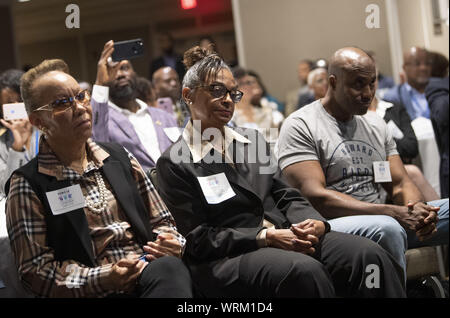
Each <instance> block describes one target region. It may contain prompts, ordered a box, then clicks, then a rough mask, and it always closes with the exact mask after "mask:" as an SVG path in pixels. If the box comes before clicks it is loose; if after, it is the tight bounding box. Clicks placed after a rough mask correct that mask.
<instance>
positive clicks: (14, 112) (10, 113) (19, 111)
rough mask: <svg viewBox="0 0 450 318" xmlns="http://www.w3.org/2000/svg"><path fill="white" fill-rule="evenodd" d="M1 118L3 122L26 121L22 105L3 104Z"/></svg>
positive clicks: (26, 117)
mask: <svg viewBox="0 0 450 318" xmlns="http://www.w3.org/2000/svg"><path fill="white" fill-rule="evenodd" d="M3 118H4V119H5V120H14V119H28V114H27V111H26V109H25V104H24V103H13V104H3Z"/></svg>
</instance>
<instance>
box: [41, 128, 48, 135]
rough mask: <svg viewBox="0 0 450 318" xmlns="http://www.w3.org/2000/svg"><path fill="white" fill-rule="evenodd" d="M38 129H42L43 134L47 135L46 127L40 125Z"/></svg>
mask: <svg viewBox="0 0 450 318" xmlns="http://www.w3.org/2000/svg"><path fill="white" fill-rule="evenodd" d="M39 129H40V130H41V131H42V134H43V135H44V136H47V134H48V129H47V128H45V127H44V126H41V127H40V128H39Z"/></svg>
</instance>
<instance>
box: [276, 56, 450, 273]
mask: <svg viewBox="0 0 450 318" xmlns="http://www.w3.org/2000/svg"><path fill="white" fill-rule="evenodd" d="M375 80H376V72H375V62H374V60H373V59H372V58H371V57H369V56H368V55H367V54H366V53H365V52H364V51H362V50H360V49H358V48H343V49H340V50H338V51H337V52H335V53H334V55H333V56H332V58H331V62H330V67H329V76H328V90H327V93H326V96H325V97H324V98H322V99H319V100H317V101H315V102H313V103H311V104H309V105H307V106H305V107H303V108H302V109H300V110H298V111H296V112H295V113H293V114H292V115H291V116H289V117H288V118H287V119H286V120H285V122H284V124H283V126H282V128H281V132H280V138H279V146H278V149H279V153H278V158H279V165H280V168H281V169H282V171H283V174H284V175H285V176H286V177H287V179H288V181H289V183H290V184H291V185H292V186H294V187H296V188H297V189H299V190H300V191H301V193H302V194H303V195H304V196H306V197H307V198H308V200H309V201H310V202H311V204H312V205H313V206H314V208H316V210H318V211H319V212H320V213H321V214H322V215H323V216H324V217H325V218H326V219H328V222H329V223H330V225H331V229H332V230H335V231H340V232H346V233H350V234H355V235H361V236H364V237H368V238H370V239H372V240H373V241H375V242H377V243H378V244H380V245H381V246H383V248H385V249H386V250H387V251H388V252H389V253H390V254H391V255H393V256H394V257H395V259H396V260H397V262H398V264H400V265H401V266H402V267H403V268H404V269H406V260H405V250H406V249H407V246H408V245H407V243H408V244H409V247H415V246H419V245H431V244H448V199H446V200H439V201H433V202H431V203H429V204H427V203H424V202H423V201H424V200H423V197H422V194H421V193H420V191H419V190H418V189H417V187H416V186H415V185H414V184H413V183H412V182H411V180H410V179H409V177H408V175H407V174H406V172H405V169H404V167H403V164H402V161H401V159H400V157H399V155H398V152H397V150H396V145H395V142H394V139H393V137H392V135H391V134H390V132H389V130H388V129H387V126H386V123H385V122H384V120H383V119H382V118H380V117H378V116H377V115H376V114H375V113H374V112H368V113H367V110H368V108H369V106H370V104H371V102H372V99H373V97H374V94H375ZM366 113H367V114H366ZM381 187H383V188H384V189H385V190H386V192H387V193H388V195H389V197H390V198H391V200H392V201H393V203H394V204H384V203H385V201H384V200H383V199H382V195H381V191H380V190H381ZM438 213H439V218H438ZM438 220H439V221H438Z"/></svg>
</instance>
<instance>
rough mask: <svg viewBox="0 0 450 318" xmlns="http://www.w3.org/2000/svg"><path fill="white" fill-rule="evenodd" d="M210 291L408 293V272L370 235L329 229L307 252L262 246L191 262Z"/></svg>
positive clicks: (266, 294) (286, 294) (247, 294)
mask: <svg viewBox="0 0 450 318" xmlns="http://www.w3.org/2000/svg"><path fill="white" fill-rule="evenodd" d="M190 269H191V274H192V278H193V281H194V285H195V286H196V289H198V290H199V291H200V293H201V294H202V295H203V296H205V297H302V298H307V297H335V296H341V297H405V296H406V294H405V286H404V283H403V281H404V273H403V270H402V268H401V267H400V266H398V265H397V264H396V262H395V260H394V258H393V257H392V256H391V255H389V254H388V253H387V252H385V251H384V249H383V248H381V247H380V246H379V245H378V244H376V243H374V242H372V241H371V240H369V239H366V238H363V237H359V236H355V235H350V234H345V233H338V232H329V233H327V234H326V235H325V236H324V237H323V238H322V239H321V241H320V242H319V243H318V244H317V246H316V252H315V254H314V255H312V256H308V255H305V254H302V253H298V252H292V251H285V250H281V249H277V248H270V247H269V248H261V249H258V250H256V251H253V252H249V253H246V254H242V255H240V256H237V257H233V258H226V259H222V260H220V261H216V262H213V263H209V264H200V265H198V264H197V265H191V266H190Z"/></svg>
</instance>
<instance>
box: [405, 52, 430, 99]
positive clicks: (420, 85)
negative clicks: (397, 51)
mask: <svg viewBox="0 0 450 318" xmlns="http://www.w3.org/2000/svg"><path fill="white" fill-rule="evenodd" d="M403 70H404V71H405V74H406V79H407V81H408V84H409V85H411V86H412V87H414V88H415V89H416V90H418V91H419V92H422V91H423V90H425V87H426V86H427V84H428V81H429V79H430V76H431V55H430V54H429V53H428V51H427V50H426V49H424V48H421V47H416V46H414V47H412V48H410V49H409V50H407V51H406V52H405V53H404V54H403Z"/></svg>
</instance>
